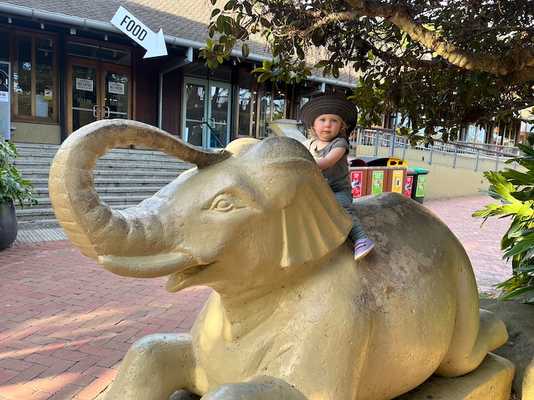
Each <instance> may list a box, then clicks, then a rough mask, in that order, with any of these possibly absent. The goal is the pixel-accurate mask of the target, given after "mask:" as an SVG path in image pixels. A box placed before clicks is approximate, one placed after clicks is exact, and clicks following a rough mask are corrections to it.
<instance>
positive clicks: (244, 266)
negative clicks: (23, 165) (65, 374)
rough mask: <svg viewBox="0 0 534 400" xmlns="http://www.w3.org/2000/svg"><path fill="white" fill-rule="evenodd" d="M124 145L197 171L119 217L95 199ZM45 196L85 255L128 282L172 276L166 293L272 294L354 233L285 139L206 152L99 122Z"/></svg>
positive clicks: (133, 127) (65, 154)
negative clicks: (255, 290)
mask: <svg viewBox="0 0 534 400" xmlns="http://www.w3.org/2000/svg"><path fill="white" fill-rule="evenodd" d="M119 145H120V146H128V145H136V146H144V147H148V148H152V149H156V150H161V151H163V152H164V153H166V154H169V155H172V156H175V157H177V158H179V159H181V160H183V161H187V162H190V163H192V164H195V165H196V167H195V168H192V169H190V170H188V171H187V172H185V173H183V174H182V175H180V176H179V177H178V178H176V179H175V180H174V181H173V182H171V183H170V184H168V185H167V186H165V187H164V188H162V189H161V190H160V191H159V192H158V193H156V194H155V195H154V196H152V197H151V198H148V199H146V200H144V201H143V202H141V203H140V204H138V205H137V206H135V207H130V208H127V209H125V210H114V209H111V208H110V207H109V206H108V205H106V204H105V203H103V202H102V201H101V200H100V198H99V196H98V194H97V192H96V191H95V188H94V184H93V176H92V169H93V168H94V166H95V163H96V160H97V159H98V158H99V157H101V156H102V155H104V154H105V153H106V152H107V151H108V150H110V149H111V148H114V147H117V146H119ZM49 188H50V198H51V201H52V204H53V207H54V210H55V213H56V216H57V218H58V220H59V222H60V224H61V226H62V227H63V228H64V230H65V232H66V233H67V236H68V237H69V239H70V240H71V241H72V242H73V243H74V244H75V245H76V246H77V247H79V248H80V249H81V251H82V253H83V254H84V255H86V256H88V257H91V258H93V259H95V260H96V261H97V262H98V263H99V264H102V265H103V266H104V268H106V269H108V270H109V271H111V272H113V273H116V274H119V275H123V276H132V277H158V276H165V275H168V276H169V278H168V282H167V289H168V290H169V291H177V290H181V289H183V288H185V287H188V286H192V285H209V286H211V287H213V288H214V289H216V290H217V291H232V290H241V289H242V282H243V281H244V280H246V281H247V283H248V285H249V288H252V287H255V286H261V285H265V284H268V283H269V282H268V281H269V280H273V279H274V277H278V278H277V279H279V278H280V273H282V274H284V275H288V276H289V275H291V274H292V273H293V269H294V268H295V267H298V266H299V265H302V264H305V263H306V262H308V261H311V260H317V259H319V258H321V257H323V256H324V255H326V254H327V253H329V252H330V251H331V250H332V249H334V248H336V247H338V246H340V245H341V244H342V243H343V242H344V241H345V239H346V237H347V233H348V231H349V229H350V225H351V221H350V218H348V216H347V215H346V213H345V212H344V211H343V210H342V208H340V207H339V206H338V204H337V202H336V200H335V198H334V196H333V194H332V192H331V190H330V189H329V187H328V185H327V183H326V182H325V180H324V179H323V178H322V175H321V173H320V171H319V169H318V168H317V166H316V164H315V162H314V160H313V158H312V157H311V155H310V154H309V152H308V151H307V150H306V149H305V148H304V146H302V145H301V144H300V143H298V142H297V141H296V140H293V139H289V138H281V137H273V138H268V139H266V140H263V141H261V142H260V141H258V140H256V139H239V140H237V141H234V142H232V143H231V144H230V145H229V146H228V149H226V150H222V151H204V150H200V149H198V148H195V147H193V146H190V145H188V144H186V143H184V142H182V141H181V140H179V139H177V138H175V137H174V136H171V135H169V134H167V133H165V132H163V131H161V130H159V129H157V128H154V127H151V126H149V125H145V124H143V123H140V122H134V121H126V120H107V121H98V122H94V123H92V124H89V125H87V126H85V127H83V128H81V129H80V130H78V131H76V132H75V133H74V134H72V135H71V136H69V138H68V139H67V140H66V141H65V142H64V143H63V145H62V146H61V148H60V150H59V151H58V153H57V155H56V156H55V159H54V161H53V165H52V167H51V171H50V181H49ZM273 268H275V269H277V270H276V271H275V270H268V269H273ZM259 270H263V272H264V273H262V274H258V271H259Z"/></svg>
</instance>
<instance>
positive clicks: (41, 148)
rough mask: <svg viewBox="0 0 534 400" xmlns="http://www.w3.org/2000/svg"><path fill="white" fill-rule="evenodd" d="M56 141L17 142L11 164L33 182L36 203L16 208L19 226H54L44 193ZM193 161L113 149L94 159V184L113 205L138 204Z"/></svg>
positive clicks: (27, 228)
mask: <svg viewBox="0 0 534 400" xmlns="http://www.w3.org/2000/svg"><path fill="white" fill-rule="evenodd" d="M58 147H59V146H57V145H41V144H17V149H18V152H19V157H18V158H17V160H16V162H15V165H16V166H17V167H18V168H19V170H20V171H21V173H22V174H23V176H24V178H26V179H29V180H30V181H31V182H32V183H33V186H34V192H35V195H36V196H37V200H38V202H39V204H37V205H36V206H33V207H25V208H17V220H18V222H19V229H22V230H31V229H41V228H43V229H46V228H56V227H58V223H57V221H56V219H55V215H54V211H53V210H52V208H51V202H50V198H49V194H48V177H49V176H48V174H49V168H50V164H51V162H52V160H53V157H54V156H55V154H56V152H57V150H58ZM192 167H193V165H192V164H189V163H185V162H182V161H180V160H177V159H176V158H173V157H171V156H168V155H166V154H164V153H162V152H159V151H154V150H137V149H135V150H133V149H114V150H112V151H110V152H109V153H107V154H106V155H105V156H103V157H102V158H100V159H99V160H98V161H97V164H96V166H95V169H94V170H93V177H94V183H95V188H96V190H97V192H98V193H99V195H100V196H101V199H102V201H103V202H105V203H106V204H108V205H109V206H110V207H112V208H114V209H124V208H127V207H132V206H135V205H137V204H139V203H140V202H141V201H142V200H144V199H146V198H149V197H151V196H152V195H153V194H154V193H156V192H157V191H158V190H160V189H161V188H162V187H164V186H165V185H167V184H168V183H169V182H171V181H173V180H174V179H175V178H176V177H178V176H179V175H180V174H181V173H182V172H184V171H185V170H187V169H190V168H192Z"/></svg>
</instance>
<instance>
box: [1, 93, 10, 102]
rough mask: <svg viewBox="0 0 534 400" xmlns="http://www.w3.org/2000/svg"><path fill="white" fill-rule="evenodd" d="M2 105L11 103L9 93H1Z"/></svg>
mask: <svg viewBox="0 0 534 400" xmlns="http://www.w3.org/2000/svg"><path fill="white" fill-rule="evenodd" d="M0 103H9V92H0Z"/></svg>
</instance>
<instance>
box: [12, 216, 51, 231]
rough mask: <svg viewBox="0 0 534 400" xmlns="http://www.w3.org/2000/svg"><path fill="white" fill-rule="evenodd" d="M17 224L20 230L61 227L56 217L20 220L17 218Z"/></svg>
mask: <svg viewBox="0 0 534 400" xmlns="http://www.w3.org/2000/svg"><path fill="white" fill-rule="evenodd" d="M17 224H18V229H19V231H21V230H33V229H47V228H58V227H59V222H57V220H56V219H55V218H43V219H33V220H20V219H18V218H17Z"/></svg>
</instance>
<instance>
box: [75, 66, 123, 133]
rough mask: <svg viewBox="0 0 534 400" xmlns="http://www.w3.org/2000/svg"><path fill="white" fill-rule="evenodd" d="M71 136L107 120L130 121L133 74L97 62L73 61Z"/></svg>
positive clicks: (121, 68) (119, 67)
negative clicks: (131, 79) (86, 127)
mask: <svg viewBox="0 0 534 400" xmlns="http://www.w3.org/2000/svg"><path fill="white" fill-rule="evenodd" d="M68 73H69V78H68V83H69V87H68V89H67V90H68V95H67V105H68V113H67V126H68V130H69V133H70V132H74V131H75V130H77V129H79V128H81V127H82V126H84V125H87V124H89V123H91V122H94V121H97V120H99V119H105V118H130V109H131V100H130V98H131V96H130V91H131V90H130V83H131V82H130V72H129V69H128V68H127V67H123V66H120V65H112V64H104V63H101V62H99V61H96V60H94V61H93V60H84V59H71V60H70V63H69V68H68Z"/></svg>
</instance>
